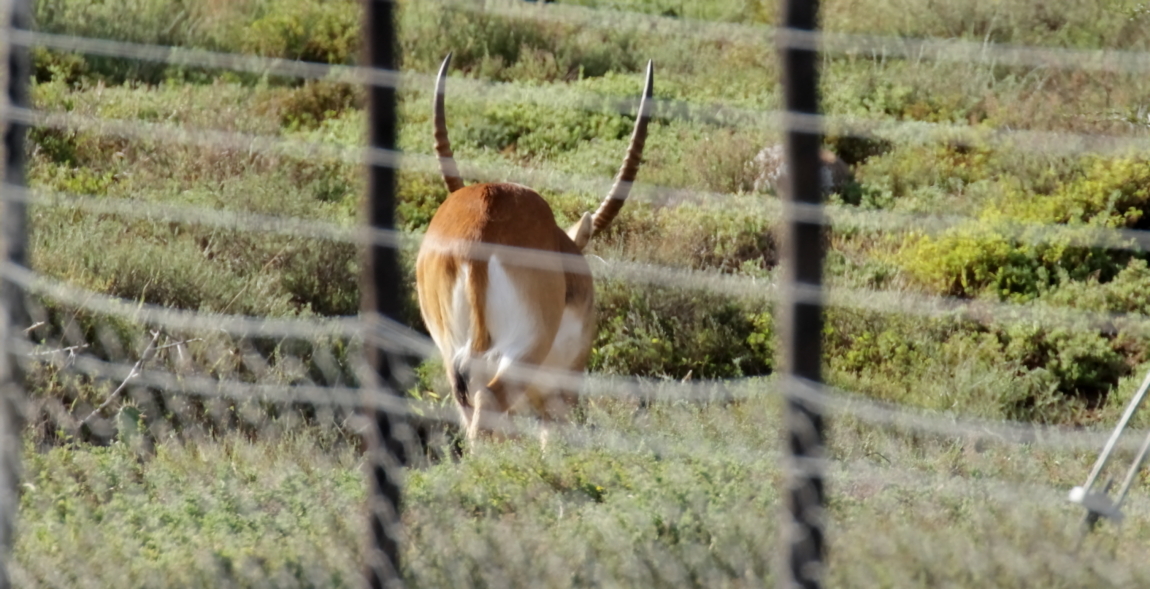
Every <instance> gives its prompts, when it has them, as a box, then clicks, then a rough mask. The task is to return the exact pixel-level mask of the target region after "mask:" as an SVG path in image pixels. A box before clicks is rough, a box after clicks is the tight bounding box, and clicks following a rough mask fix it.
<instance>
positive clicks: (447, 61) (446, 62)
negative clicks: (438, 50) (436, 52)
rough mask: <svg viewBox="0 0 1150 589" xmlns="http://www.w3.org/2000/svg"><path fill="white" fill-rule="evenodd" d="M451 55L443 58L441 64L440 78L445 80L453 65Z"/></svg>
mask: <svg viewBox="0 0 1150 589" xmlns="http://www.w3.org/2000/svg"><path fill="white" fill-rule="evenodd" d="M451 55H452V54H451V53H448V54H447V57H444V58H443V63H441V64H439V75H438V77H439V78H443V77H444V76H446V75H447V68H448V66H450V65H451Z"/></svg>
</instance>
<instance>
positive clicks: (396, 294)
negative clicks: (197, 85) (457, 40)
mask: <svg viewBox="0 0 1150 589" xmlns="http://www.w3.org/2000/svg"><path fill="white" fill-rule="evenodd" d="M394 11H395V4H394V3H393V2H391V1H390V0H364V16H365V22H364V39H365V43H366V58H367V59H366V61H367V64H368V66H369V67H372V68H376V69H383V70H388V71H394V70H395V69H397V65H398V52H399V49H398V42H397V40H396V34H395V14H394ZM367 94H368V109H369V113H368V125H369V127H370V128H369V129H368V141H369V143H370V145H371V146H372V147H376V148H382V149H388V150H392V149H395V147H396V137H397V124H396V93H395V89H394V88H390V87H381V86H368V87H367ZM367 191H368V193H367V199H366V213H367V222H368V224H369V225H370V226H371V227H373V228H378V229H392V228H394V227H395V191H396V174H395V170H394V169H393V168H392V167H390V166H383V165H374V164H373V165H370V166H369V167H368V182H367ZM400 276H401V274H400V270H399V261H398V256H397V252H396V251H395V250H394V249H393V248H390V247H387V246H383V245H377V244H371V245H368V246H367V247H366V248H365V252H364V264H363V275H362V280H361V295H360V297H361V300H360V303H361V310H362V311H363V314H364V316H365V317H366V318H367V319H368V321H367V324H368V326H369V328H371V327H370V326H372V325H374V324H375V323H377V322H376V321H374V320H372V319H373V318H378V317H386V318H389V319H393V320H396V321H398V320H400V311H401V302H400V301H401V300H402V294H401V291H402V284H401V282H400ZM365 339H366V342H365V345H364V348H365V353H366V355H367V358H366V360H367V362H368V364H369V366H370V367H371V373H372V374H370V375H369V377H371V378H369V380H374V381H375V382H365V383H364V390H365V394H366V395H369V396H370V395H381V394H393V395H394V394H400V393H399V391H400V389H399V387H398V386H397V383H396V379H395V370H394V368H393V365H392V362H393V358H392V357H391V356H390V355H389V354H388V353H387V351H385V350H384V349H383V348H381V347H379V346H377V345H374V344H373V343H371V342H373V341H374V340H375V339H376V338H365ZM378 406H379V404H378V403H370V402H368V403H367V404H366V407H365V414H366V415H367V416H368V417H369V420H368V421H369V422H370V423H369V426H368V428H367V431H366V432H365V436H364V437H365V440H364V441H365V446H366V450H367V460H366V463H367V464H366V469H367V479H368V518H369V520H370V521H369V525H368V528H369V538H368V545H367V550H366V551H365V554H364V558H365V563H364V564H365V570H364V581H365V583H366V585H367V586H368V587H370V588H372V589H378V588H383V587H389V588H399V587H403V578H402V575H401V569H400V559H399V546H400V508H401V505H400V498H401V497H400V488H401V487H400V485H401V482H400V478H399V477H400V470H401V467H402V461H403V456H404V448H403V444H402V443H401V441H400V439H399V436H398V435H397V434H398V433H399V431H400V430H401V429H403V424H402V423H401V422H400V419H401V418H400V417H398V416H395V415H391V414H389V413H387V412H386V411H383V410H379V409H376V407H378Z"/></svg>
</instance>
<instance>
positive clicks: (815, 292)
mask: <svg viewBox="0 0 1150 589" xmlns="http://www.w3.org/2000/svg"><path fill="white" fill-rule="evenodd" d="M781 8H782V13H783V21H782V22H783V27H784V28H783V29H782V30H780V35H779V44H778V47H779V55H780V57H781V60H782V81H783V94H784V100H785V105H786V111H787V112H786V117H787V118H786V120H787V131H786V165H787V170H788V173H787V180H786V184H785V185H784V192H785V195H786V202H785V205H784V210H785V211H786V215H787V228H786V235H785V237H784V242H783V260H784V267H785V272H786V276H785V278H784V283H783V287H784V288H783V290H782V292H783V298H782V306H781V309H782V325H781V333H782V337H783V348H784V350H785V351H784V359H783V363H784V373H783V394H784V396H785V401H784V409H783V419H784V426H783V427H784V428H785V431H786V449H785V452H786V457H785V458H784V460H785V461H786V464H785V483H784V484H785V485H786V487H785V488H784V489H783V498H784V501H785V504H786V509H785V513H784V516H783V521H782V525H781V526H780V527H781V530H782V541H783V553H784V554H785V559H786V562H785V563H782V564H783V566H782V567H781V570H780V571H779V576H778V578H779V582H778V586H779V587H780V588H787V589H790V588H792V587H804V588H814V587H821V586H822V582H823V571H824V568H825V562H824V560H825V555H826V543H825V539H824V529H823V526H824V514H823V511H824V508H825V505H826V497H825V493H826V491H825V488H824V481H823V468H822V461H823V459H824V439H825V432H824V429H825V424H824V420H823V417H822V414H821V411H820V408H819V407H817V406H814V405H812V404H811V403H810V401H809V400H804V399H803V397H804V395H803V389H805V388H807V387H808V386H809V384H808V383H819V382H821V381H822V377H821V363H822V327H823V310H822V290H821V289H822V270H823V251H822V247H823V239H822V233H823V223H822V217H821V215H822V211H821V209H820V208H819V205H820V204H821V202H822V192H821V191H822V186H821V182H820V172H821V170H820V168H821V163H820V158H819V151H820V149H821V144H822V132H821V129H820V128H819V127H818V126H817V125H812V124H811V123H812V122H814V121H813V119H812V118H811V117H810V116H809V115H816V114H817V113H818V109H819V104H818V102H819V101H818V98H819V97H818V71H817V62H816V60H817V57H818V55H817V52H816V51H815V48H814V46H813V43H811V40H812V37H811V36H810V32H813V31H815V30H816V25H817V19H818V2H817V0H783V2H782V7H781ZM807 397H808V399H809V395H808V396H807Z"/></svg>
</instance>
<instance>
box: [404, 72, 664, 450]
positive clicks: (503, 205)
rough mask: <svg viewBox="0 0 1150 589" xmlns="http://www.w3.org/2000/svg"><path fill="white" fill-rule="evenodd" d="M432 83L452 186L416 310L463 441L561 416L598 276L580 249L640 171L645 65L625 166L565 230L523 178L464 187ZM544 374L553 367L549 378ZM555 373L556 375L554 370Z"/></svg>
mask: <svg viewBox="0 0 1150 589" xmlns="http://www.w3.org/2000/svg"><path fill="white" fill-rule="evenodd" d="M450 63H451V55H450V54H448V56H447V57H446V58H445V59H444V60H443V64H442V65H441V66H440V68H439V75H438V77H437V78H436V83H435V99H434V126H435V132H434V134H435V153H436V155H437V156H438V158H439V166H440V171H441V173H442V175H443V181H444V183H446V184H447V188H448V191H449V193H450V194H449V195H448V197H447V199H446V200H444V201H443V204H441V205H440V206H439V209H438V210H437V211H436V213H435V215H434V216H433V217H432V219H431V223H430V225H429V226H428V228H427V232H426V234H425V236H424V239H423V243H422V244H421V245H420V249H419V255H418V258H417V260H416V266H415V272H416V274H415V275H416V290H417V292H418V295H419V307H420V312H421V313H422V315H423V320H424V322H425V323H426V325H427V328H428V330H429V331H430V333H431V338H432V340H434V341H435V344H436V346H437V347H438V348H439V351H440V353H441V354H442V357H443V362H444V367H445V368H446V371H447V379H448V382H449V383H450V385H451V389H452V396H453V397H454V399H455V404H456V406H457V407H458V409H459V411H460V415H461V417H462V423H463V428H464V430H465V431H466V435H467V439H468V440H469V441H471V442H474V440H475V439H476V438H477V437H478V436H479V435H480V433H481V432H485V433H488V434H494V433H496V432H497V430H499V429H501V428H500V427H497V426H498V424H499V423H500V421H499V420H501V419H503V418H504V416H506V415H531V414H534V415H535V416H537V417H538V418H539V419H540V420H541V421H543V422H544V441H545V440H546V425H547V423H549V422H555V421H566V420H568V419H569V417H570V415H569V414H570V410H571V408H572V407H573V406H574V405H575V404H576V402H577V399H578V397H577V395H578V387H579V383H580V382H581V378H582V375H583V371H584V370H585V369H586V367H587V358H588V356H589V355H590V352H591V343H592V340H593V339H594V336H595V309H594V295H595V292H594V284H593V281H592V277H591V272H590V267H589V266H588V264H587V260H586V259H585V258H584V257H583V253H582V252H583V248H584V247H585V246H586V245H587V242H588V241H589V240H590V239H591V237H592V236H593V235H596V234H598V233H600V232H602V231H603V230H604V229H606V228H607V226H608V225H609V224H610V223H611V221H612V220H613V219H614V218H615V216H616V215H618V213H619V209H620V208H621V207H622V206H623V202H624V200H625V199H626V198H627V195H628V193H629V191H630V189H631V184H632V183H633V182H634V180H635V176H636V174H637V173H638V171H639V163H640V160H641V159H642V154H643V145H644V143H645V142H646V138H647V124H648V122H649V120H650V108H651V107H650V104H649V100H650V98H651V94H652V90H651V82H652V78H653V66H652V63H651V62H648V63H647V74H646V84H645V87H644V89H643V97H642V99H641V101H640V103H639V114H638V117H637V118H636V121H635V128H634V131H633V132H632V134H631V144H630V146H629V147H628V148H627V154H626V157H625V158H624V160H623V165H622V167H621V168H620V169H619V174H618V175H617V176H616V178H615V183H614V185H613V186H612V188H611V191H610V192H609V193H608V194H607V197H606V198H604V199H603V201H602V203H601V204H600V205H599V208H598V209H597V210H596V211H595V213H594V214H592V213H584V214H583V216H582V217H581V218H580V219H579V221H578V222H576V223H575V224H574V225H572V226H571V227H570V228H569V229H568V230H567V231H563V230H562V229H560V228H559V225H558V224H557V223H556V222H555V216H554V214H553V213H552V211H551V207H550V205H548V204H547V202H546V201H545V200H544V199H543V197H542V196H540V195H539V193H537V192H535V191H534V190H532V189H530V188H528V187H526V186H522V185H519V184H511V183H483V184H472V185H470V186H465V185H464V183H463V179H462V177H461V176H460V173H459V169H458V167H457V166H456V163H455V159H454V154H453V153H452V151H451V143H450V141H449V140H448V137H447V123H446V122H445V114H444V106H443V102H444V85H445V79H446V73H447V68H448V65H449V64H450ZM548 375H551V376H548ZM555 375H564V376H563V378H555Z"/></svg>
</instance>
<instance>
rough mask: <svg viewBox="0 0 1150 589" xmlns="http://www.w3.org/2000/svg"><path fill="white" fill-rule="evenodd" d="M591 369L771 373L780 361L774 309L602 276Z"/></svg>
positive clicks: (666, 374) (708, 374) (704, 375)
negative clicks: (770, 311) (638, 284)
mask: <svg viewBox="0 0 1150 589" xmlns="http://www.w3.org/2000/svg"><path fill="white" fill-rule="evenodd" d="M596 297H597V301H596V309H597V313H598V315H599V331H598V335H597V336H596V338H595V343H594V347H593V348H592V351H591V359H590V366H591V369H592V370H597V371H601V372H608V373H617V374H634V375H642V376H662V377H670V378H683V377H685V376H686V375H687V374H688V373H692V374H693V376H694V377H695V378H723V377H732V376H751V375H758V374H769V373H770V372H771V371H772V370H773V367H774V365H775V359H774V349H775V347H774V326H773V320H772V318H771V315H770V313H769V312H768V311H765V310H762V309H761V307H760V308H759V309H756V308H755V307H756V305H754V304H752V303H739V302H736V301H732V300H729V299H725V298H723V297H720V296H717V295H713V294H708V293H702V292H690V291H686V292H684V291H680V290H676V289H672V288H663V287H644V288H641V289H640V288H636V287H634V286H630V285H626V284H623V283H620V282H617V281H611V280H608V281H600V282H599V285H598V287H597V288H596Z"/></svg>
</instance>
